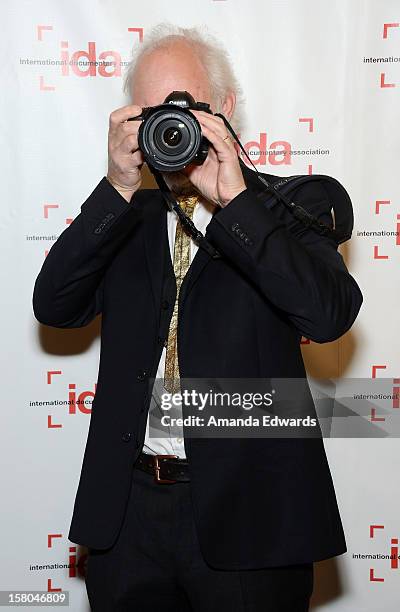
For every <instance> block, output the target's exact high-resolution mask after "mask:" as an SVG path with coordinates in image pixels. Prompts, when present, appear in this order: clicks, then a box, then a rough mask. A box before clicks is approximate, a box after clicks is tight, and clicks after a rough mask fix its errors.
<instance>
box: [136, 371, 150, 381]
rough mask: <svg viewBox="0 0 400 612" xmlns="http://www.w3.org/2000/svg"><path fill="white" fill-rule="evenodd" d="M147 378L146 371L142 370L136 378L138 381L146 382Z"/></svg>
mask: <svg viewBox="0 0 400 612" xmlns="http://www.w3.org/2000/svg"><path fill="white" fill-rule="evenodd" d="M146 376H147V372H146V370H140V371H139V373H138V375H137V376H136V378H137V379H138V380H144V379H145V378H146Z"/></svg>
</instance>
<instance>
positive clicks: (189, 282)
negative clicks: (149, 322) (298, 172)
mask: <svg viewBox="0 0 400 612" xmlns="http://www.w3.org/2000/svg"><path fill="white" fill-rule="evenodd" d="M239 161H240V166H241V169H242V173H243V178H244V181H245V183H246V186H247V187H248V188H251V187H252V186H253V187H255V186H257V187H258V189H259V188H260V184H259V181H258V179H257V178H256V177H255V173H254V172H253V171H252V170H250V169H249V168H247V166H246V164H245V163H244V162H243V161H242V160H241V159H240V158H239ZM145 207H146V213H147V214H146V220H145V228H146V239H145V245H146V259H147V265H148V270H149V275H150V281H151V285H152V292H153V298H154V303H155V306H156V309H158V308H159V304H160V300H161V292H162V282H163V271H164V262H165V264H166V266H167V267H168V272H171V273H172V275H173V276H175V274H174V268H173V264H172V260H171V254H170V250H169V241H168V228H167V205H166V203H165V202H164V199H163V197H162V195H161V192H158V197H154V198H152V200H151V201H150V202H148V203H147V204H146V205H145ZM214 214H218V210H217V211H216V213H214ZM205 235H206V237H208V236H207V230H206V233H205ZM211 259H212V258H211V256H210V255H209V254H208V253H207V252H206V251H205V250H204V249H202V248H198V250H197V252H196V255H195V256H194V258H193V261H192V263H191V264H190V267H189V269H188V271H187V273H186V275H185V278H184V279H183V282H182V285H181V289H180V292H179V306H180V308H181V307H182V306H183V303H184V301H185V300H186V298H187V296H188V295H189V293H190V291H191V290H192V288H193V285H194V284H195V282H196V280H197V279H198V277H199V275H200V274H201V273H202V272H203V270H204V268H205V267H206V265H207V264H208V263H209V262H210V260H211Z"/></svg>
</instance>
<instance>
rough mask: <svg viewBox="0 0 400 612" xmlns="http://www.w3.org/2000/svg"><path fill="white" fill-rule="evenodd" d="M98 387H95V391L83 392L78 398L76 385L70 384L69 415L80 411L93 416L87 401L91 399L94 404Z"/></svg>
mask: <svg viewBox="0 0 400 612" xmlns="http://www.w3.org/2000/svg"><path fill="white" fill-rule="evenodd" d="M96 387H97V384H95V385H94V391H82V392H81V393H79V395H78V396H77V392H76V385H75V384H74V383H70V384H69V385H68V389H69V392H68V405H69V408H68V412H69V414H76V413H77V412H78V411H79V412H83V413H84V414H91V412H92V408H91V406H90V408H89V406H88V405H87V404H86V403H85V402H86V400H88V399H90V400H91V403H92V402H93V399H94V396H95V395H96Z"/></svg>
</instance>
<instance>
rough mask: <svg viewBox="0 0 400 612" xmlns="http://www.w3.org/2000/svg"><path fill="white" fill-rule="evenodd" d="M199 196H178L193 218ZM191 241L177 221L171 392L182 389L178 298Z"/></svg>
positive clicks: (167, 374) (167, 379)
mask: <svg viewBox="0 0 400 612" xmlns="http://www.w3.org/2000/svg"><path fill="white" fill-rule="evenodd" d="M198 199H199V196H198V195H192V196H178V197H177V201H178V203H179V205H180V206H181V208H182V210H183V211H184V212H185V213H186V214H187V215H188V216H189V217H190V218H191V219H192V218H193V211H194V208H195V206H196V204H197V202H198ZM190 241H191V237H190V236H189V234H187V233H186V231H185V230H184V228H183V226H182V223H181V222H180V221H179V219H178V221H177V225H176V234H175V243H174V272H175V277H176V299H175V304H174V311H173V313H172V318H171V322H170V326H169V332H168V339H167V350H166V355H165V370H164V387H165V389H166V390H167V391H169V392H170V393H177V392H179V390H180V384H179V383H180V374H179V362H178V343H177V329H178V300H179V291H180V288H181V285H182V281H183V279H184V277H185V274H186V272H187V271H188V269H189V266H190Z"/></svg>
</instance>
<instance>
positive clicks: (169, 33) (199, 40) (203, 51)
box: [123, 22, 244, 133]
mask: <svg viewBox="0 0 400 612" xmlns="http://www.w3.org/2000/svg"><path fill="white" fill-rule="evenodd" d="M182 38H183V39H184V40H185V41H186V42H187V43H188V44H189V45H190V46H191V47H192V48H193V50H194V51H195V53H196V54H197V56H198V58H199V60H200V61H201V63H202V65H203V66H204V69H205V71H206V74H207V75H208V78H209V82H210V87H211V95H212V98H213V99H214V101H215V104H216V109H215V112H222V103H223V100H224V98H225V95H226V94H227V93H228V92H229V91H232V92H234V93H235V95H236V106H235V109H234V112H233V114H232V117H231V119H230V124H231V125H232V127H233V129H234V130H235V132H237V133H238V132H239V133H240V131H241V129H242V128H243V107H244V96H243V91H242V88H241V86H240V84H239V82H238V80H237V78H236V76H235V74H234V71H233V68H232V65H231V61H230V58H229V54H228V53H227V51H226V50H225V49H224V47H223V46H222V45H221V44H220V43H219V41H217V39H216V38H215V37H214V36H212V35H211V34H210V33H209V32H208V31H207V30H206V27H205V26H202V27H201V28H200V27H196V28H195V27H193V28H182V27H179V26H176V25H173V24H170V23H168V22H164V23H159V24H158V25H156V26H154V27H153V28H152V30H151V31H150V33H149V34H146V36H145V39H144V42H143V43H141V44H140V45H138V46H137V47H134V48H133V49H132V59H131V60H130V62H129V64H128V66H127V67H126V70H125V73H124V83H123V91H124V93H125V94H127V95H128V96H131V94H132V85H133V81H134V75H135V70H136V67H137V66H138V64H139V62H140V60H141V59H142V58H143V56H144V55H147V54H148V53H151V52H152V51H155V50H156V49H162V48H166V47H168V46H170V45H171V44H173V43H174V42H175V41H177V40H178V39H182Z"/></svg>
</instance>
